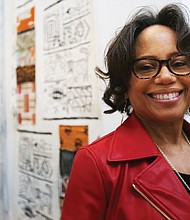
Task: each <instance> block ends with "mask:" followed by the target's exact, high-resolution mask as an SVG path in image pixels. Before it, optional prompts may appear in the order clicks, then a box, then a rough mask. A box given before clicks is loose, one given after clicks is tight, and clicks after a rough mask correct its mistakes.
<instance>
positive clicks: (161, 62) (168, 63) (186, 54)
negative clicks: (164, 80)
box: [132, 53, 190, 79]
mask: <svg viewBox="0 0 190 220" xmlns="http://www.w3.org/2000/svg"><path fill="white" fill-rule="evenodd" d="M178 56H189V57H190V53H183V54H178V55H176V56H172V57H170V58H169V59H167V60H157V59H155V58H152V57H147V58H146V57H145V58H138V59H135V60H134V61H133V64H132V71H133V73H134V75H135V76H136V77H137V78H138V79H151V78H154V77H156V76H157V75H158V74H159V73H160V70H161V69H162V65H163V64H164V63H165V64H166V67H167V68H168V70H169V71H170V72H171V73H172V74H174V75H176V76H187V75H189V74H190V72H189V73H185V74H178V73H175V72H174V71H172V69H171V68H170V61H171V60H172V59H174V58H175V57H178ZM139 60H154V61H157V62H158V63H159V68H158V71H157V73H155V75H153V76H151V77H145V78H144V77H143V78H142V77H139V76H138V75H137V74H136V73H135V70H134V64H135V63H136V62H137V61H139Z"/></svg>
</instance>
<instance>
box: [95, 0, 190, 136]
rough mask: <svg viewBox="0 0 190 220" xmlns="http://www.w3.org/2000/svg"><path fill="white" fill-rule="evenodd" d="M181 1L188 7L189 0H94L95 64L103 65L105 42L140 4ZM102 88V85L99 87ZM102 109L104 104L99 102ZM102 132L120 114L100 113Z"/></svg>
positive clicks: (117, 119)
mask: <svg viewBox="0 0 190 220" xmlns="http://www.w3.org/2000/svg"><path fill="white" fill-rule="evenodd" d="M174 2H178V3H183V4H185V5H186V6H188V7H189V8H190V1H189V0H177V1H176V0H173V1H171V0H160V1H158V0H144V1H142V0H133V1H127V0H117V1H116V0H94V8H95V21H96V24H95V25H96V29H97V42H98V43H97V46H98V48H97V50H98V54H97V62H98V63H97V65H99V66H101V67H102V66H103V54H104V50H105V47H106V45H107V43H108V42H109V41H110V39H111V38H112V37H113V36H114V33H115V31H116V30H117V29H118V28H119V27H121V26H123V25H124V24H125V22H126V20H127V18H128V16H129V15H130V14H132V12H133V11H134V10H136V8H137V7H140V6H147V5H149V6H150V5H151V6H155V7H157V8H160V7H162V6H164V5H166V4H168V3H174ZM101 89H103V87H101ZM101 105H102V108H103V109H109V107H108V108H106V106H105V105H104V104H103V102H101ZM102 120H103V124H102V125H103V134H106V133H108V132H110V131H112V130H113V129H115V128H116V127H117V126H118V125H119V124H120V121H121V114H120V113H114V114H111V115H105V114H102Z"/></svg>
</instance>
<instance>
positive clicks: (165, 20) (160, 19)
mask: <svg viewBox="0 0 190 220" xmlns="http://www.w3.org/2000/svg"><path fill="white" fill-rule="evenodd" d="M188 20H189V17H188V10H187V8H186V6H184V5H183V4H168V5H166V6H165V7H164V8H162V9H161V10H160V11H159V12H157V11H156V12H155V11H154V10H153V8H150V7H143V8H141V9H140V10H139V11H138V12H137V13H136V14H134V15H133V17H132V18H131V19H130V20H129V22H128V23H127V24H125V25H124V27H123V28H122V29H121V30H120V31H119V33H117V34H116V36H115V38H114V39H113V40H112V41H111V42H110V44H109V45H108V47H107V53H106V54H105V58H104V62H105V66H106V69H107V72H104V71H102V70H101V69H100V68H99V67H96V69H95V72H96V74H97V75H98V76H99V77H100V78H101V79H103V80H105V81H106V80H108V82H109V83H108V85H107V88H106V90H105V92H104V95H103V100H104V102H105V103H106V104H108V105H109V106H110V107H111V109H109V110H106V111H105V113H113V112H115V111H119V112H123V111H126V112H127V114H128V115H129V114H130V109H131V104H130V100H126V98H125V93H126V91H127V90H128V85H129V80H130V78H131V74H132V63H133V60H134V47H135V40H136V38H137V36H138V35H139V34H140V33H141V32H142V31H143V30H144V29H145V28H147V27H149V26H152V25H155V24H160V25H164V26H167V27H169V28H171V29H172V30H174V31H175V32H176V34H177V45H176V46H177V49H178V50H179V51H181V52H190V27H189V25H188ZM125 107H126V108H125Z"/></svg>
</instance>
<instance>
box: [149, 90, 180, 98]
mask: <svg viewBox="0 0 190 220" xmlns="http://www.w3.org/2000/svg"><path fill="white" fill-rule="evenodd" d="M182 92H183V91H178V92H169V93H157V94H156V93H152V94H149V96H150V97H152V98H154V99H157V100H172V99H175V98H177V97H178V96H179V95H181V93H182Z"/></svg>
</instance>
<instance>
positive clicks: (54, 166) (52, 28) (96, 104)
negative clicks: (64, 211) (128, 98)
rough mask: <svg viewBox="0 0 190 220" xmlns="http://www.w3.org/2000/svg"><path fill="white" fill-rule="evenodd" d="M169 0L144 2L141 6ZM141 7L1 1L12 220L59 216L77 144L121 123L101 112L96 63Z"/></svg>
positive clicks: (66, 0)
mask: <svg viewBox="0 0 190 220" xmlns="http://www.w3.org/2000/svg"><path fill="white" fill-rule="evenodd" d="M172 2H179V1H172ZM180 2H183V3H185V4H186V5H187V6H188V4H189V3H188V1H180ZM166 3H171V1H167V0H164V1H159V2H158V1H153V0H149V1H148V0H145V1H143V6H145V5H154V6H156V7H158V8H159V7H161V6H162V5H164V4H166ZM138 6H142V3H141V1H137V0H135V1H132V2H130V3H129V2H128V1H125V0H118V1H115V0H103V1H102V0H62V1H58V0H45V1H37V0H17V1H16V0H15V1H14V0H7V1H6V2H5V7H4V11H5V14H4V20H5V26H4V28H3V32H4V33H3V34H4V35H3V38H4V45H5V46H4V75H3V76H4V78H3V82H4V85H5V88H4V92H3V94H6V96H4V97H3V100H4V102H5V104H6V106H5V108H4V109H5V111H6V112H5V118H6V136H4V138H5V145H4V149H3V150H4V155H5V156H4V158H3V159H4V170H5V171H6V172H5V173H6V174H5V175H4V182H5V186H6V187H5V190H4V195H5V196H4V202H5V207H6V210H7V211H8V213H9V219H10V220H12V219H14V220H17V219H27V216H28V215H29V216H30V218H32V219H52V220H57V219H59V217H60V210H61V205H62V203H63V201H64V194H65V190H66V187H67V182H68V180H69V173H70V169H71V166H72V161H73V158H74V156H75V153H76V151H77V149H78V148H79V147H81V146H85V145H87V144H88V143H90V142H92V141H94V140H96V139H97V138H99V137H100V136H103V135H104V134H106V133H108V132H110V131H112V130H114V129H115V128H116V127H117V126H118V125H119V124H120V121H121V114H120V113H114V114H112V115H105V114H103V113H102V112H103V111H104V110H105V109H107V108H108V107H107V106H106V105H105V104H104V103H103V101H102V100H101V96H102V94H103V91H104V89H105V85H104V83H102V82H101V81H100V80H99V79H98V78H97V77H96V76H95V74H94V68H95V66H96V65H98V66H100V67H102V68H104V65H103V56H104V50H105V48H106V45H107V43H108V42H109V41H110V39H111V38H112V37H113V36H114V35H115V31H116V30H117V29H118V28H119V27H122V26H123V25H124V23H125V22H126V20H127V18H128V16H129V15H130V13H131V11H134V10H136V7H138ZM1 81H2V80H1Z"/></svg>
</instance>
